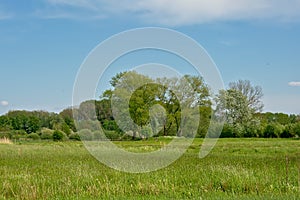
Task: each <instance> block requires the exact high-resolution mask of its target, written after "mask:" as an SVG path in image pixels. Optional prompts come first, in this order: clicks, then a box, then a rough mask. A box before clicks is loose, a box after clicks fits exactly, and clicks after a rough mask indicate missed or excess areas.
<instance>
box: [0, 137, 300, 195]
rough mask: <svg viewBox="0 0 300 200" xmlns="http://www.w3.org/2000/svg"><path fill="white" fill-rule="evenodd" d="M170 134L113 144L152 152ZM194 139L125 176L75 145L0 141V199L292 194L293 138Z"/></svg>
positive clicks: (299, 160)
mask: <svg viewBox="0 0 300 200" xmlns="http://www.w3.org/2000/svg"><path fill="white" fill-rule="evenodd" d="M169 140H170V139H166V138H159V139H157V140H155V139H149V140H144V141H142V140H141V141H120V142H116V143H117V145H119V146H120V147H122V148H124V149H127V150H129V151H137V152H143V151H153V150H156V149H159V148H160V147H161V146H163V145H164V144H166V143H167V142H168V141H169ZM202 141H203V140H202V139H195V141H194V142H193V144H192V145H191V146H190V148H189V149H188V150H187V151H186V153H185V154H184V155H183V156H182V157H181V158H180V159H178V160H177V161H176V162H174V163H173V164H171V165H170V166H169V167H167V168H164V169H161V170H158V171H155V172H151V173H144V174H130V173H124V172H120V171H116V170H114V169H111V168H109V167H107V166H105V165H103V164H101V163H99V162H98V161H97V160H96V159H95V158H94V157H92V156H91V155H90V154H89V152H88V151H87V150H86V149H85V147H84V145H83V143H81V142H30V141H24V142H14V143H12V144H0V152H1V153H0V199H30V200H34V199H124V200H125V199H300V178H299V177H300V175H299V173H300V140H297V139H246V138H245V139H219V141H218V143H217V145H216V146H215V148H214V149H213V151H212V152H211V153H210V154H209V155H208V156H207V157H205V158H204V159H199V157H198V155H199V150H200V147H201V143H202Z"/></svg>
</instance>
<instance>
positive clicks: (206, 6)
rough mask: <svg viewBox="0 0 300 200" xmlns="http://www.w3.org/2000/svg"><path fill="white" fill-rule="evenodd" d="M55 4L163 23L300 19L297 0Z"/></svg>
mask: <svg viewBox="0 0 300 200" xmlns="http://www.w3.org/2000/svg"><path fill="white" fill-rule="evenodd" d="M46 1H47V2H48V4H50V5H52V6H55V7H58V6H60V7H63V8H71V9H74V8H75V9H80V10H82V11H83V10H85V11H86V10H88V11H90V12H89V13H90V16H91V17H92V15H99V14H100V13H101V14H103V13H105V14H106V15H107V16H116V15H117V16H118V15H126V16H128V15H130V16H131V17H138V18H139V19H141V20H143V21H145V22H148V23H158V24H163V25H171V26H172V25H187V24H201V23H211V22H218V21H241V20H242V21H244V20H271V21H280V22H291V21H300V0H289V1H283V0H213V1H212V0H185V1H183V0H123V1H122V0H46Z"/></svg>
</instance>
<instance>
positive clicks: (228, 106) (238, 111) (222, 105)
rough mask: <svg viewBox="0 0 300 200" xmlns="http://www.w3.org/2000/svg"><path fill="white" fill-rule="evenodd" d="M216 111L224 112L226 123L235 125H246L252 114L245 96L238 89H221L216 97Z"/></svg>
mask: <svg viewBox="0 0 300 200" xmlns="http://www.w3.org/2000/svg"><path fill="white" fill-rule="evenodd" d="M216 102H217V107H216V111H217V112H225V116H226V123H228V124H231V125H233V126H235V127H237V126H240V125H242V126H243V125H246V124H247V123H248V122H249V121H250V120H251V119H252V116H253V109H251V108H250V107H249V106H248V105H249V103H248V100H247V98H246V97H245V96H244V95H243V94H242V93H241V92H240V91H238V90H234V89H228V90H221V91H220V93H219V94H218V95H217V98H216Z"/></svg>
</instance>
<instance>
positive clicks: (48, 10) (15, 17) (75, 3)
mask: <svg viewBox="0 0 300 200" xmlns="http://www.w3.org/2000/svg"><path fill="white" fill-rule="evenodd" d="M143 27H162V28H168V29H172V30H175V31H179V32H181V33H183V34H186V35H187V36H189V37H191V38H193V39H194V40H195V41H197V42H198V43H199V44H200V45H202V46H203V48H205V50H206V51H207V52H208V54H209V55H210V56H211V58H212V59H213V60H214V62H215V63H216V65H217V67H218V69H219V71H220V74H221V76H222V78H223V81H224V83H225V85H226V86H227V85H228V83H229V82H232V81H237V80H238V79H247V80H250V81H251V83H252V84H253V85H259V86H261V87H262V88H263V92H264V97H263V102H264V104H265V107H264V112H268V111H271V112H284V113H294V114H300V104H299V103H298V102H299V100H300V0H289V1H283V0H215V1H210V0H185V1H182V0H123V1H116V0H27V1H20V0H0V85H1V87H0V88H1V89H0V114H4V113H6V112H8V111H9V110H16V109H25V110H48V111H51V112H59V111H61V110H62V109H64V108H66V107H69V106H71V105H72V92H73V85H74V81H75V79H76V75H77V72H78V70H79V68H80V66H81V64H82V63H83V61H84V59H85V58H86V57H87V55H88V54H89V53H90V52H91V51H92V50H93V49H94V48H95V47H96V46H97V45H98V44H99V43H100V42H102V41H104V40H106V39H107V38H109V37H111V36H112V35H114V34H118V33H120V32H122V31H126V30H129V29H134V28H143ZM149 55H150V56H149ZM159 56H162V57H163V58H162V60H163V59H165V60H166V59H170V60H172V61H173V64H176V63H175V62H174V60H176V59H174V58H172V57H171V56H168V55H160V54H159V52H151V51H148V52H147V51H146V52H144V53H142V54H138V53H137V54H135V55H134V56H131V55H128V57H127V58H124V59H123V60H122V59H120V61H118V62H115V64H114V66H112V70H111V72H110V73H107V77H106V80H109V79H110V76H112V75H113V74H114V73H117V72H120V71H122V70H124V69H126V67H130V68H131V67H134V66H136V65H137V64H142V62H149V61H157V62H159V61H161V60H159ZM155 59H157V60H155ZM171 63H172V62H171ZM178 64H181V63H180V61H178V62H177V65H178ZM185 67H186V66H184V65H182V69H181V70H182V71H183V72H188V70H186V69H185ZM104 85H105V84H104ZM107 85H108V83H107Z"/></svg>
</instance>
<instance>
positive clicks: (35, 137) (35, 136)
mask: <svg viewBox="0 0 300 200" xmlns="http://www.w3.org/2000/svg"><path fill="white" fill-rule="evenodd" d="M27 138H30V139H33V140H39V139H40V136H39V135H38V134H37V133H30V134H28V135H27Z"/></svg>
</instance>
